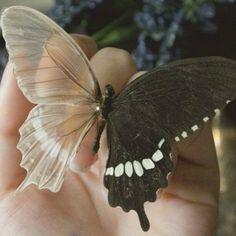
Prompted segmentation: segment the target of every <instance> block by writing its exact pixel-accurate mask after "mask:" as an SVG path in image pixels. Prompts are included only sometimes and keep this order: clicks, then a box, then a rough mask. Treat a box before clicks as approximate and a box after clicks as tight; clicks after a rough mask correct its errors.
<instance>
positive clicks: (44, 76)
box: [1, 6, 100, 104]
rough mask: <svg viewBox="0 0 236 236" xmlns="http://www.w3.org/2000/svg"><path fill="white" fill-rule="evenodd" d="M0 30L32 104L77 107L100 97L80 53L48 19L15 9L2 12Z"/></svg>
mask: <svg viewBox="0 0 236 236" xmlns="http://www.w3.org/2000/svg"><path fill="white" fill-rule="evenodd" d="M1 27H2V31H3V37H4V38H5V40H6V47H7V49H8V52H9V56H10V60H11V61H12V62H13V65H14V72H15V75H16V79H17V82H18V84H19V87H20V88H21V90H22V91H23V93H24V95H25V96H26V97H27V98H28V99H29V100H30V101H31V102H33V103H36V104H39V103H41V104H42V103H43V104H48V103H52V102H53V103H70V104H71V103H73V104H78V103H80V102H81V101H83V102H85V103H86V102H87V101H94V100H95V98H96V97H97V96H99V95H100V91H99V86H98V83H97V80H96V79H95V76H94V74H93V72H92V69H91V67H90V65H89V62H88V59H87V58H86V56H85V54H84V53H83V51H82V50H81V49H80V47H79V46H78V45H77V44H76V42H75V41H74V40H73V39H72V38H71V37H70V36H69V35H68V34H67V33H66V32H65V31H64V30H63V29H61V28H60V27H59V26H58V25H56V24H55V23H54V22H53V21H52V20H50V19H49V18H48V17H47V16H45V15H43V14H42V13H40V12H38V11H36V10H33V9H31V8H27V7H20V6H14V7H10V8H7V9H6V10H4V11H3V13H2V15H1Z"/></svg>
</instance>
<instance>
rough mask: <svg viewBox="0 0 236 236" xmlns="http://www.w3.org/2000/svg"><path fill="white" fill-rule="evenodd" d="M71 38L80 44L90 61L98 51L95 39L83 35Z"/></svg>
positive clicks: (75, 35) (74, 35)
mask: <svg viewBox="0 0 236 236" xmlns="http://www.w3.org/2000/svg"><path fill="white" fill-rule="evenodd" d="M71 37H72V38H73V39H74V40H75V42H76V43H77V44H79V46H80V47H81V49H82V50H83V52H84V53H85V54H86V56H87V57H88V59H90V58H91V57H92V56H93V55H94V54H95V53H96V52H97V51H98V48H97V44H96V42H95V40H94V39H93V38H91V37H89V36H87V35H82V34H71Z"/></svg>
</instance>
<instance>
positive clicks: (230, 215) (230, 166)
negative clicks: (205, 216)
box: [212, 111, 236, 236]
mask: <svg viewBox="0 0 236 236" xmlns="http://www.w3.org/2000/svg"><path fill="white" fill-rule="evenodd" d="M212 127H213V135H214V140H215V145H216V152H217V156H218V161H219V168H220V185H221V187H220V207H219V219H218V229H217V235H218V236H222V235H224V236H231V235H232V236H233V235H236V188H235V185H236V124H235V122H233V120H232V118H230V116H229V115H228V113H226V112H225V111H223V112H222V113H221V114H220V115H218V116H217V117H216V118H215V119H214V120H213V126H212Z"/></svg>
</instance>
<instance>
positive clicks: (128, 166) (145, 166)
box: [105, 138, 165, 177]
mask: <svg viewBox="0 0 236 236" xmlns="http://www.w3.org/2000/svg"><path fill="white" fill-rule="evenodd" d="M164 142H165V139H164V138H163V139H161V141H160V142H159V143H158V147H159V148H161V147H162V145H163V143H164ZM163 157H164V155H163V153H162V152H161V150H159V149H157V151H156V152H154V153H153V155H152V157H151V158H145V159H143V160H142V162H139V161H137V160H134V161H133V163H132V162H130V161H127V162H126V163H125V164H123V163H120V164H118V165H117V166H116V167H108V168H107V170H106V173H105V175H111V176H112V175H115V177H120V176H122V175H123V174H124V173H125V174H126V175H127V176H128V177H131V176H132V175H133V173H135V174H136V175H137V176H142V175H143V174H144V170H150V169H153V168H155V164H154V162H158V161H160V160H161V159H162V158H163Z"/></svg>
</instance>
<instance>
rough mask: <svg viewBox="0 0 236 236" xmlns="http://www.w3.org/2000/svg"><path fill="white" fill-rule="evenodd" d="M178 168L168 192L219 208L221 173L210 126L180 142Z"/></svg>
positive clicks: (178, 146)
mask: <svg viewBox="0 0 236 236" xmlns="http://www.w3.org/2000/svg"><path fill="white" fill-rule="evenodd" d="M176 148H177V149H178V161H177V165H176V169H175V171H174V173H173V176H172V178H171V181H170V185H169V187H168V192H169V193H171V194H173V195H175V196H178V197H180V198H182V199H186V200H189V201H193V202H200V203H205V204H207V205H211V206H217V204H218V194H219V170H218V163H217V158H216V152H215V146H214V140H213V136H212V132H211V129H210V127H209V126H205V127H204V128H203V129H202V130H200V131H199V132H198V133H196V134H194V135H192V136H190V137H189V138H188V139H186V140H185V141H183V142H181V143H179V144H178V145H177V147H176Z"/></svg>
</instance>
